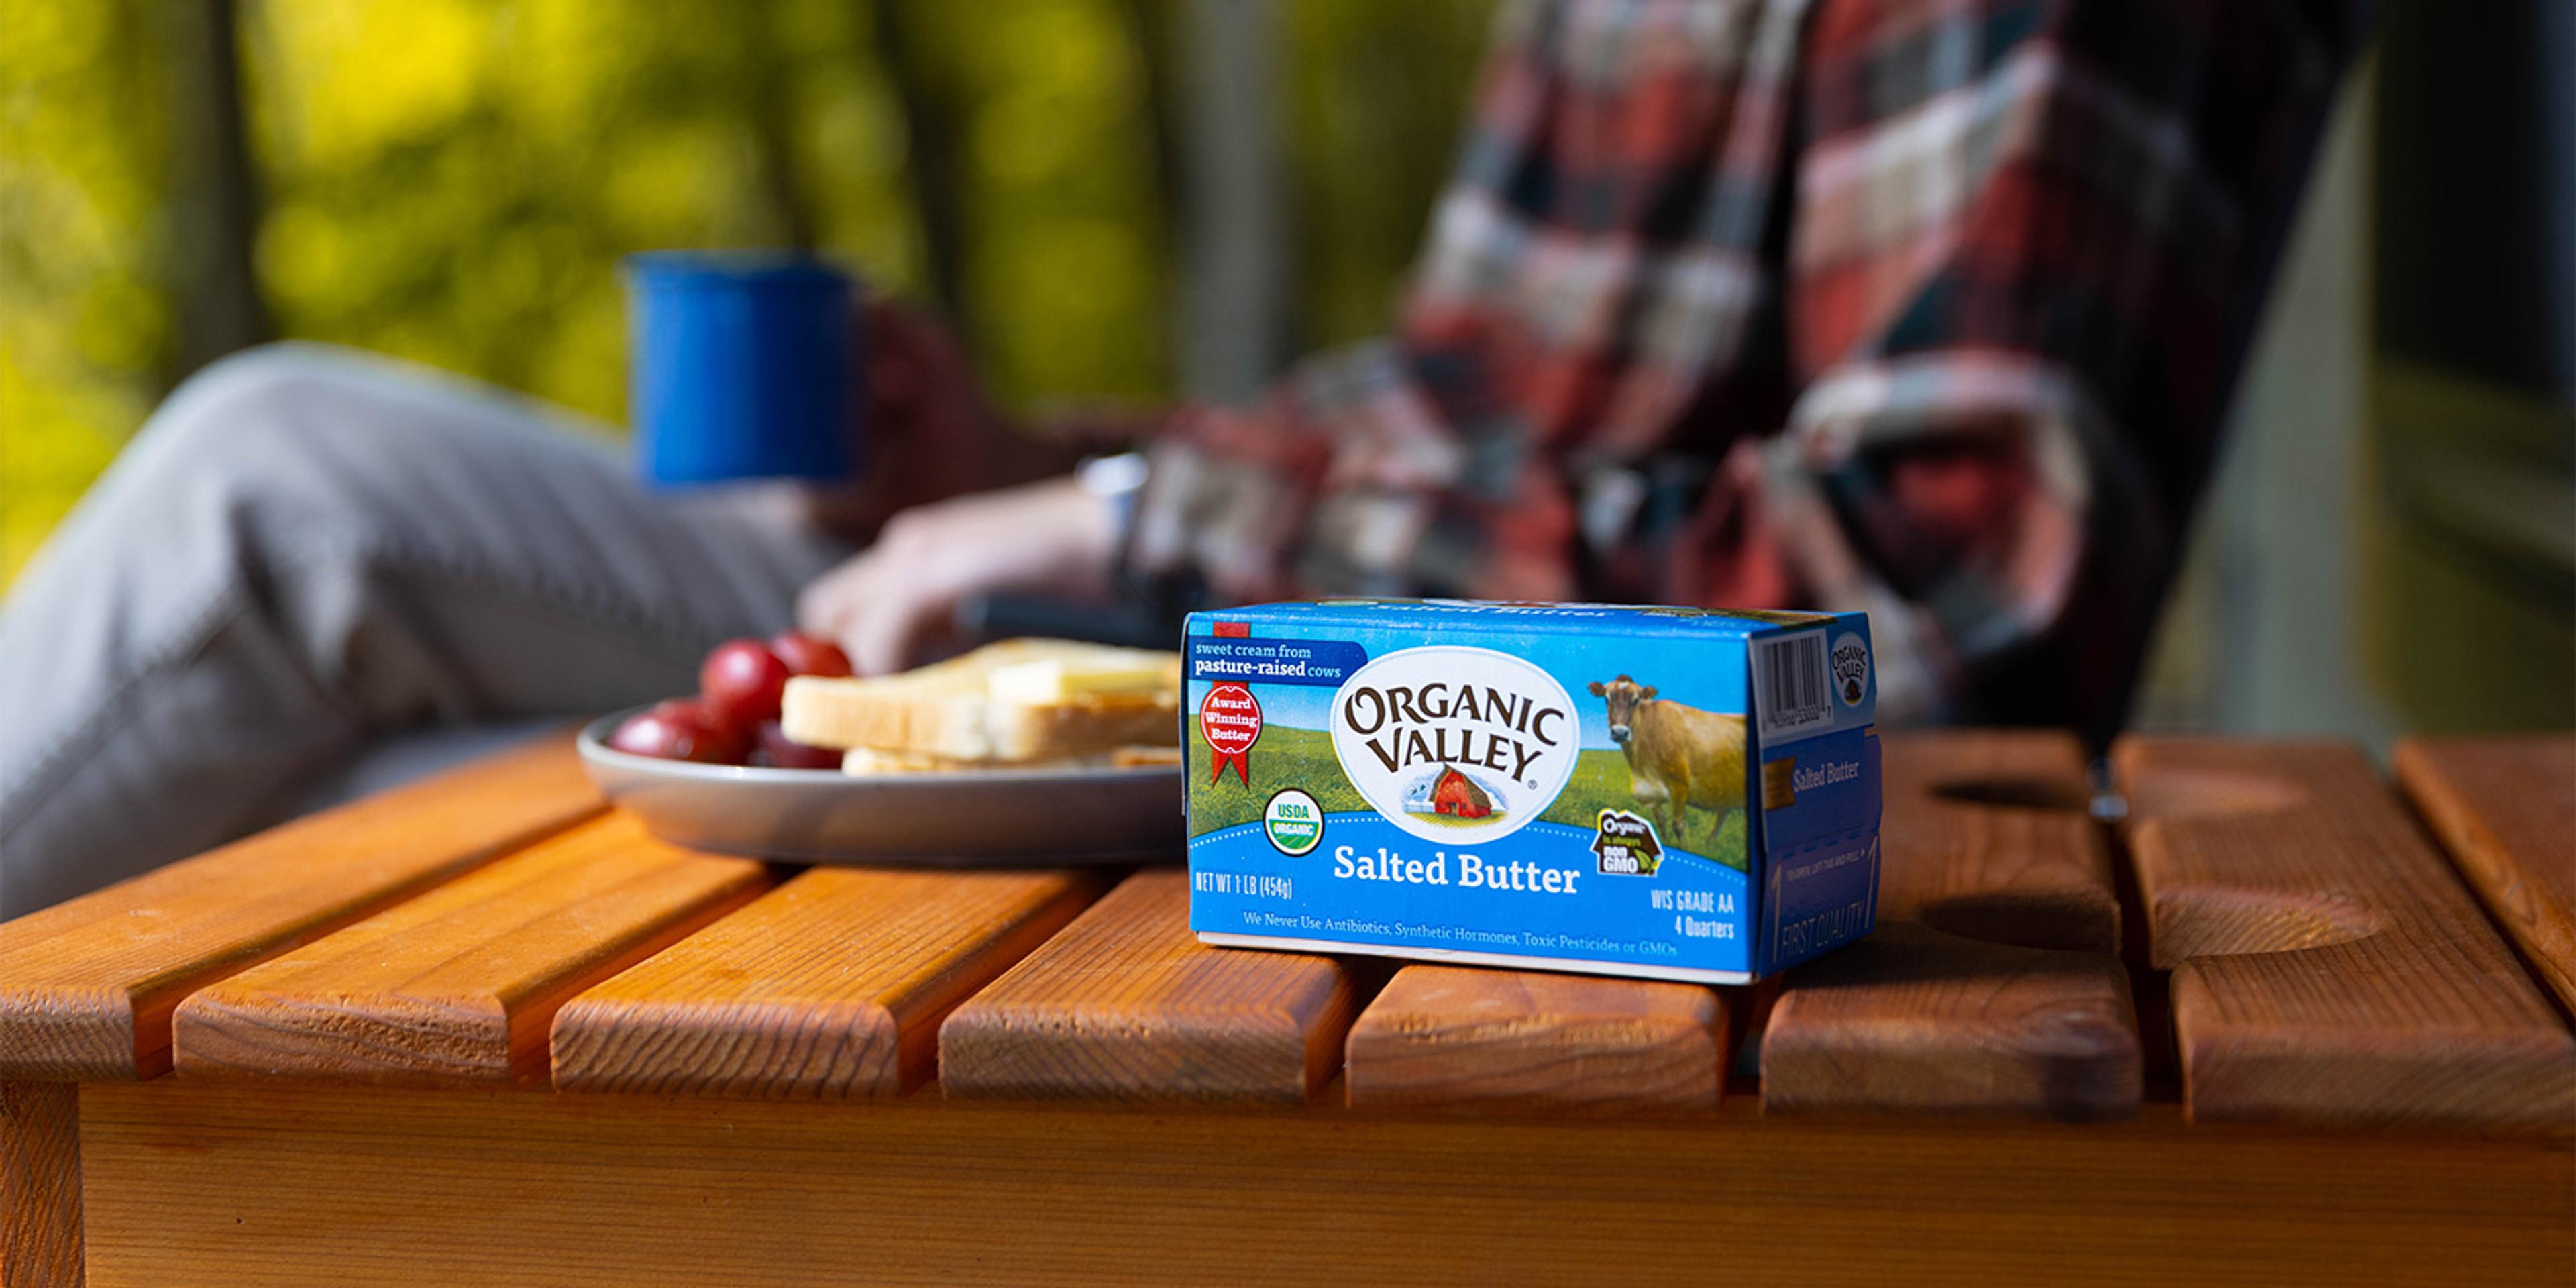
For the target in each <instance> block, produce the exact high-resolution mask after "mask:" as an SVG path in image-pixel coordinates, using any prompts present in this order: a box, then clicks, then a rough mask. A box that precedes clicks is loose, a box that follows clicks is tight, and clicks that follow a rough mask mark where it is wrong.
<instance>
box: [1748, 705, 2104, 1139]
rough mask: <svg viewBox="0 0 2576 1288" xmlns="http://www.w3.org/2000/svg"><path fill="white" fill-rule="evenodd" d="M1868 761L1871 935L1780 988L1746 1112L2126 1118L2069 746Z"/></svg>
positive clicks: (1995, 745)
mask: <svg viewBox="0 0 2576 1288" xmlns="http://www.w3.org/2000/svg"><path fill="white" fill-rule="evenodd" d="M1883 742H1884V744H1885V755H1884V758H1883V760H1882V765H1881V768H1882V781H1883V782H1884V784H1885V787H1886V813H1885V816H1884V820H1883V822H1882V824H1881V826H1880V829H1879V836H1880V850H1879V853H1880V868H1879V904H1878V916H1879V927H1878V930H1877V932H1876V933H1875V934H1873V935H1871V936H1870V937H1869V938H1868V939H1866V940H1863V941H1861V942H1860V943H1857V944H1851V945H1847V946H1845V947H1842V948H1838V949H1836V950H1834V951H1833V952H1831V953H1828V954H1826V955H1824V956H1823V957H1820V958H1818V959H1816V960H1814V961H1811V962H1808V963H1806V964H1805V965H1802V966H1799V967H1797V968H1795V969H1793V970H1792V971H1791V972H1790V973H1789V976H1788V978H1787V979H1786V980H1785V981H1784V982H1783V984H1782V986H1781V989H1780V997H1779V1000H1778V1002H1777V1003H1776V1004H1775V1005H1774V1006H1773V1007H1772V1011H1771V1017H1770V1019H1769V1021H1768V1022H1767V1023H1766V1024H1765V1026H1764V1029H1763V1035H1762V1105H1763V1109H1764V1110H1765V1111H1766V1112H1772V1113H1813V1112H1854V1111H1861V1112H1891V1113H1915V1114H1978V1115H2015V1116H2028V1117H2045V1118H2060V1119H2099V1118H2118V1117H2125V1116H2127V1115H2130V1114H2134V1113H2136V1112H2137V1111H2138V1102H2139V1095H2140V1090H2141V1085H2142V1077H2143V1074H2142V1063H2143V1061H2142V1051H2141V1047H2140V1044H2139V1040H2138V1024H2137V1016H2136V1013H2135V1010H2134V1009H2133V1007H2132V1005H2131V1003H2130V997H2129V981H2128V975H2127V972H2126V971H2124V970H2123V969H2122V968H2121V965H2120V960H2119V957H2118V951H2119V927H2120V904H2119V897H2118V895H2117V892H2116V889H2115V886H2114V884H2113V881H2112V875H2111V863H2110V855H2109V852H2108V847H2107V846H2106V845H2105V843H2104V839H2103V837H2102V835H2101V833H2100V831H2099V828H2098V825H2097V824H2095V823H2094V821H2093V819H2092V816H2091V813H2090V811H2089V809H2088V805H2089V801H2088V795H2089V793H2088V791H2087V788H2086V779H2085V765H2084V753H2083V748H2082V747H2081V745H2080V744H2078V743H2077V742H2076V740H2075V739H2074V738H2073V737H2071V736H2069V735H2065V734H2059V733H2041V732H2002V731H1983V732H1980V731H1961V732H1947V733H1912V734H1902V735H1897V734H1891V735H1889V736H1887V737H1886V738H1885V739H1884V740H1883Z"/></svg>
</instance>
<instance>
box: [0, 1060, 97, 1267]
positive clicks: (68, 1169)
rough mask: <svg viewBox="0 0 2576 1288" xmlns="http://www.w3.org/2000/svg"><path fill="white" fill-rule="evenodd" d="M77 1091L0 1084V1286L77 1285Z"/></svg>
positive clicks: (61, 1085)
mask: <svg viewBox="0 0 2576 1288" xmlns="http://www.w3.org/2000/svg"><path fill="white" fill-rule="evenodd" d="M80 1190H81V1166H80V1088H78V1087H76V1086H74V1085H72V1084H71V1083H68V1082H0V1288H59V1286H61V1285H74V1284H78V1283H80V1281H81V1194H80Z"/></svg>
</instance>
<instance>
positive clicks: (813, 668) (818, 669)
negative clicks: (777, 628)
mask: <svg viewBox="0 0 2576 1288" xmlns="http://www.w3.org/2000/svg"><path fill="white" fill-rule="evenodd" d="M769 651H770V652H772V653H775V654H777V655H778V660H779V661H781V662H784V663H786V664H787V670H788V673H789V674H792V675H830V676H840V675H848V674H849V673H850V655H849V654H847V653H844V652H842V651H841V646H840V645H838V644H835V643H833V642H832V641H830V640H827V639H824V638H822V637H821V636H819V635H808V634H806V633H805V632H803V631H789V632H787V633H786V634H784V635H776V636H772V637H771V638H770V641H769Z"/></svg>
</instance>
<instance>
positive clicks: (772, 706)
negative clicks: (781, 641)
mask: <svg viewBox="0 0 2576 1288" xmlns="http://www.w3.org/2000/svg"><path fill="white" fill-rule="evenodd" d="M786 687H787V664H786V663H784V662H781V661H779V660H778V655H777V654H775V653H772V652H770V651H769V646H768V645H766V644H763V643H761V642H760V641H759V640H750V639H744V640H726V641H725V642H724V643H722V644H718V645H716V648H715V651H714V652H712V653H709V654H707V660H706V661H705V663H703V664H702V665H700V666H699V667H698V693H699V696H700V697H701V698H703V699H704V700H705V702H706V704H707V707H708V709H709V710H711V711H712V712H714V713H715V715H716V717H717V718H718V719H720V720H723V721H724V722H725V723H727V724H729V725H732V726H733V727H734V728H735V729H736V730H739V731H740V736H741V737H742V739H743V741H745V742H748V741H750V739H751V732H752V729H753V727H754V726H756V725H758V724H759V723H760V722H761V721H763V720H775V719H777V718H778V694H779V691H780V690H782V689H784V688H786Z"/></svg>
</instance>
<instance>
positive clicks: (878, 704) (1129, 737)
mask: <svg viewBox="0 0 2576 1288" xmlns="http://www.w3.org/2000/svg"><path fill="white" fill-rule="evenodd" d="M1180 692H1181V660H1180V656H1179V655H1178V654H1175V653H1165V652H1159V651H1155V650H1150V649H1130V648H1112V647H1109V646H1107V645H1103V644H1082V643H1076V642H1074V641H1071V640H1048V639H1015V640H1004V641H1002V642H1000V643H998V644H987V645H985V646H984V647H982V648H979V649H976V650H975V651H974V652H971V653H967V654H965V655H963V656H960V657H954V658H950V659H949V660H947V661H945V662H940V663H936V664H934V665H931V666H925V667H922V668H920V669H918V670H913V671H906V672H904V673H902V674H900V675H886V676H877V677H873V678H870V679H864V680H849V679H824V678H820V677H816V676H798V677H796V678H794V679H791V680H789V681H788V682H787V694H786V698H785V701H784V709H783V712H782V716H781V720H780V723H781V725H782V726H783V730H784V732H785V733H786V735H787V736H788V737H789V738H791V739H793V740H795V741H797V742H801V743H804V744H806V745H807V746H810V747H828V748H831V749H833V750H835V751H849V750H852V749H856V748H864V749H866V750H868V751H871V752H877V753H882V754H883V756H886V757H893V758H896V759H897V760H900V759H903V758H912V759H916V760H925V761H975V762H986V763H992V762H1000V763H1011V764H1016V763H1023V762H1028V761H1039V760H1061V759H1065V758H1068V757H1076V756H1085V755H1094V754H1100V753H1105V752H1108V751H1110V750H1111V749H1113V748H1116V747H1120V746H1126V745H1130V744H1152V745H1163V746H1169V745H1172V744H1174V743H1176V742H1177V741H1178V740H1179V738H1180ZM870 772H874V771H870Z"/></svg>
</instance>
